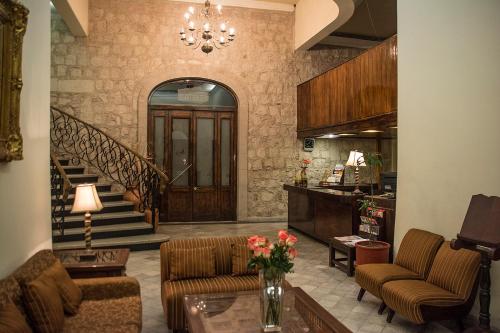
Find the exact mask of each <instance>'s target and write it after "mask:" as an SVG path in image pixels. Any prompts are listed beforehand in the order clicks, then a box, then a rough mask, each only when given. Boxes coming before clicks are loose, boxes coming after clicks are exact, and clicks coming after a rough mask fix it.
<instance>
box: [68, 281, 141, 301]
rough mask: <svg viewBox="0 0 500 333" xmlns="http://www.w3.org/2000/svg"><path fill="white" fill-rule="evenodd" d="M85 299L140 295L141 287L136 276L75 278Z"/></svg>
mask: <svg viewBox="0 0 500 333" xmlns="http://www.w3.org/2000/svg"><path fill="white" fill-rule="evenodd" d="M73 281H75V283H76V285H77V286H78V287H80V289H81V290H82V294H83V299H84V300H103V299H110V298H122V297H130V296H140V295H141V287H140V285H139V281H137V279H136V278H133V277H128V276H118V277H103V278H92V279H74V280H73Z"/></svg>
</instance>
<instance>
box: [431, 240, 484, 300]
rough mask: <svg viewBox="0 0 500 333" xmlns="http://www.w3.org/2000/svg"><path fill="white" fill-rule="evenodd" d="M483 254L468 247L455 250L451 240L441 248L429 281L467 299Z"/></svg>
mask: <svg viewBox="0 0 500 333" xmlns="http://www.w3.org/2000/svg"><path fill="white" fill-rule="evenodd" d="M480 261H481V255H480V254H479V253H478V252H474V251H471V250H467V249H460V250H458V251H457V250H453V249H452V248H451V247H450V242H445V243H443V245H442V246H441V247H440V248H439V251H438V253H437V255H436V259H434V264H433V265H432V268H431V271H430V273H429V277H428V278H427V282H429V283H432V284H435V285H436V286H439V287H441V288H443V289H446V290H448V291H449V292H451V293H453V294H455V295H457V296H458V297H460V298H461V299H462V300H464V301H465V300H466V299H467V298H468V297H469V295H470V292H471V290H472V287H473V285H474V282H475V281H476V277H477V273H478V271H479V263H480Z"/></svg>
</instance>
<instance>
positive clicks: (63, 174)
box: [50, 152, 72, 202]
mask: <svg viewBox="0 0 500 333" xmlns="http://www.w3.org/2000/svg"><path fill="white" fill-rule="evenodd" d="M50 159H51V160H52V163H54V165H55V167H56V169H57V172H58V173H59V174H60V175H61V178H62V179H63V182H64V183H63V184H64V185H63V188H62V196H63V201H64V202H66V200H67V199H68V195H69V190H70V189H71V186H72V185H71V181H70V180H69V178H68V175H67V174H66V171H64V168H63V167H62V165H61V163H60V162H59V159H58V158H57V156H56V155H55V154H54V153H53V152H50Z"/></svg>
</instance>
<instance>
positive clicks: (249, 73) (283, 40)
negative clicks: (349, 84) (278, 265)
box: [51, 0, 359, 218]
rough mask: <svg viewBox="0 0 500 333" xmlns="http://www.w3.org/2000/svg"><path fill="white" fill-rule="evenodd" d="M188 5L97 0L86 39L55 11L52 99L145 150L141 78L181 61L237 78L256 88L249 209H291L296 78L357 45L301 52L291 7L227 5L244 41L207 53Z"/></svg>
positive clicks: (267, 213) (279, 213)
mask: <svg viewBox="0 0 500 333" xmlns="http://www.w3.org/2000/svg"><path fill="white" fill-rule="evenodd" d="M187 6H189V4H187V3H182V2H176V1H175V2H174V1H172V2H171V1H165V0H141V1H137V0H90V4H89V7H90V13H89V14H90V15H89V18H90V22H89V36H88V37H86V38H84V37H74V36H72V34H71V33H70V32H69V30H68V28H67V27H66V25H65V23H64V22H63V20H62V19H61V17H60V16H59V15H58V14H57V13H56V12H53V14H52V72H51V74H52V80H51V92H52V93H51V96H52V101H51V102H52V105H54V106H57V107H60V108H61V109H63V110H65V111H67V112H69V113H72V114H74V115H75V116H77V117H79V118H81V119H83V120H85V121H87V122H89V123H91V124H93V125H95V126H96V127H98V128H100V129H102V130H103V131H105V132H107V133H109V134H111V135H112V136H114V137H116V138H118V139H119V140H121V141H123V142H124V143H126V144H128V145H130V146H132V147H134V148H140V147H137V142H139V141H140V140H139V138H138V135H139V134H138V133H139V128H138V126H139V121H138V114H137V112H138V111H137V110H138V108H137V105H135V104H134V103H136V102H137V100H136V97H137V95H138V94H139V93H140V91H141V89H142V88H143V87H141V85H140V84H139V83H140V82H142V81H144V80H145V79H147V78H148V77H149V76H152V75H158V74H159V73H167V72H168V71H169V69H170V68H174V67H175V68H180V69H181V70H182V69H186V72H189V69H190V67H194V66H196V67H202V68H204V70H205V71H208V72H210V71H213V73H217V75H218V76H219V77H220V76H221V75H224V73H228V75H229V74H230V75H232V76H236V77H238V78H239V79H240V81H241V82H243V83H244V85H245V86H246V88H247V90H248V94H249V107H248V109H249V115H248V133H247V136H248V145H247V154H248V166H247V168H248V216H249V217H257V218H269V217H283V216H286V211H287V204H286V193H284V191H283V190H282V184H283V183H284V182H290V181H292V179H293V174H294V173H295V171H296V169H297V165H298V161H299V158H300V156H302V153H301V152H300V151H301V148H300V147H299V143H300V142H299V141H298V140H297V137H296V85H297V84H298V83H300V82H303V81H305V80H308V79H310V78H312V77H314V76H316V75H318V74H320V73H321V72H324V71H326V70H327V69H329V68H332V67H334V66H336V65H338V64H340V63H342V62H345V61H346V60H348V59H350V58H352V57H354V56H356V55H357V54H358V53H359V51H358V50H354V49H333V50H312V51H303V52H294V49H293V21H294V14H293V13H289V12H278V11H267V10H257V9H248V8H237V7H226V8H225V9H224V15H225V16H227V17H228V18H230V20H231V24H232V25H234V26H235V27H236V29H237V40H236V42H235V43H234V44H233V45H232V46H230V47H228V48H226V49H224V50H215V51H213V52H212V53H211V54H209V55H206V54H204V53H202V52H201V51H200V50H192V49H190V48H188V47H185V46H184V45H183V44H182V43H181V41H180V40H179V35H178V31H179V28H180V26H181V24H182V16H183V13H184V12H185V11H186V9H187ZM207 79H210V77H207ZM329 145H330V146H332V144H329ZM332 147H333V146H332ZM325 149H326V148H325ZM332 149H336V148H332ZM346 149H348V148H347V146H345V147H344V148H342V149H337V150H335V152H336V153H334V155H335V156H336V157H335V158H331V159H325V161H323V162H320V160H321V159H318V162H316V161H315V162H314V163H315V164H317V165H318V167H319V165H320V164H325V166H326V164H328V163H333V161H334V160H336V159H338V158H344V159H345V158H346V157H344V156H343V155H342V154H343V153H342V154H340V153H339V152H340V151H342V152H344V151H345V150H346ZM322 154H324V153H320V157H321V156H323V155H322ZM341 155H342V156H341ZM327 160H328V162H326V161H327Z"/></svg>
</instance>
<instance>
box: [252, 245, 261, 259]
mask: <svg viewBox="0 0 500 333" xmlns="http://www.w3.org/2000/svg"><path fill="white" fill-rule="evenodd" d="M253 255H254V257H260V256H261V255H262V248H261V247H256V248H255V249H254V250H253Z"/></svg>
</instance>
